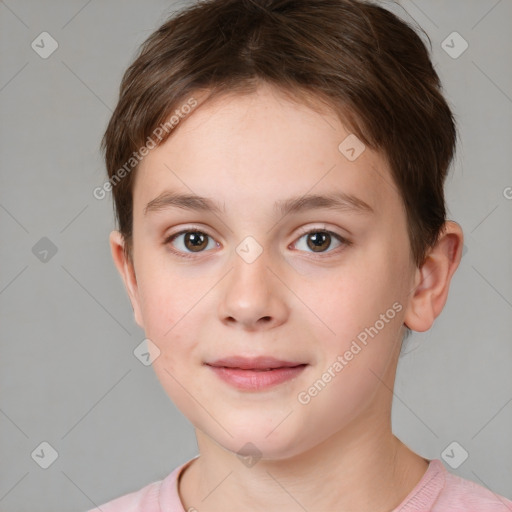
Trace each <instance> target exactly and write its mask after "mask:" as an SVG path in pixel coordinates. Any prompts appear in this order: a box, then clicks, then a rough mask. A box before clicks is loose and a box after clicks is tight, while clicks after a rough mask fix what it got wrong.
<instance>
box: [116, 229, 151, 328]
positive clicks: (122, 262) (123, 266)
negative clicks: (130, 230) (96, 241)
mask: <svg viewBox="0 0 512 512" xmlns="http://www.w3.org/2000/svg"><path fill="white" fill-rule="evenodd" d="M109 242H110V251H111V252H112V259H113V260H114V263H115V265H116V267H117V270H118V271H119V273H120V274H121V278H122V279H123V282H124V285H125V288H126V291H127V292H128V297H129V298H130V302H131V304H132V309H133V313H134V316H135V321H136V322H137V324H138V325H139V326H140V327H142V329H144V324H143V322H142V315H141V309H140V302H139V289H138V286H137V278H136V276H135V269H134V266H133V262H132V261H131V260H130V259H129V258H127V257H126V255H125V253H124V244H125V241H124V238H123V235H122V234H121V233H120V232H119V231H112V232H111V233H110V236H109Z"/></svg>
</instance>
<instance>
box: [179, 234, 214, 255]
mask: <svg viewBox="0 0 512 512" xmlns="http://www.w3.org/2000/svg"><path fill="white" fill-rule="evenodd" d="M205 241H206V236H205V234H204V233H201V232H200V231H189V232H188V233H186V234H185V242H184V243H185V246H186V247H187V249H190V250H192V251H194V252H199V251H200V250H201V249H204V247H205V246H206V245H208V243H207V242H206V243H205ZM189 242H190V243H191V244H192V245H191V247H189V245H188V244H189Z"/></svg>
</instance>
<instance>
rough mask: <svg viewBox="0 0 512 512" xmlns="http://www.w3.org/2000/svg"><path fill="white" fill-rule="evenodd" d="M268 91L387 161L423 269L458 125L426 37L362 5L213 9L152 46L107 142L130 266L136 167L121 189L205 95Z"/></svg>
mask: <svg viewBox="0 0 512 512" xmlns="http://www.w3.org/2000/svg"><path fill="white" fill-rule="evenodd" d="M425 35H426V34H425ZM427 38H428V35H427ZM429 43H430V39H429ZM262 82H265V83H269V84H271V85H273V86H275V87H277V88H279V89H280V90H281V91H282V92H284V93H285V94H287V95H289V96H290V97H291V98H292V99H295V100H296V101H301V102H303V103H305V104H307V105H309V106H314V104H315V103H316V104H317V105H319V104H320V103H322V104H325V105H326V106H327V107H329V108H330V109H331V110H333V111H334V112H336V113H337V114H338V116H339V117H340V120H341V122H342V123H343V124H344V125H345V126H346V127H347V128H349V129H350V130H351V131H352V132H353V133H355V134H356V135H357V137H358V138H359V139H360V140H362V141H363V142H364V144H366V145H367V146H368V147H370V148H372V149H375V150H380V151H382V153H383V155H384V156H385V157H386V158H387V160H388V162H389V164H390V168H391V171H392V178H393V180H394V183H395V185H396V186H397V189H398V191H399V193H400V195H401V197H402V200H403V204H404V209H405V212H406V216H407V226H408V234H409V240H410V245H411V252H412V254H411V256H412V258H413V259H414V261H415V263H416V265H417V266H420V265H421V264H422V263H423V261H424V258H425V255H426V252H427V250H428V249H429V248H430V247H432V246H433V245H434V244H435V242H436V241H437V239H438V236H439V234H440V230H441V228H442V225H443V224H444V222H445V220H446V219H445V216H446V209H445V199H444V189H443V186H444V181H445V178H446V175H447V172H448V168H449V165H450V162H451V160H452V157H453V154H454V151H455V144H456V136H457V133H456V127H455V121H454V117H453V114H452V112H451V110H450V108H449V106H448V104H447V102H446V100H445V98H444V97H443V94H442V92H441V83H440V80H439V77H438V75H437V73H436V71H435V70H434V68H433V66H432V63H431V61H430V58H429V53H428V50H427V48H426V46H425V44H424V43H423V41H422V40H421V38H420V37H419V36H418V34H417V33H416V32H415V30H414V29H413V28H412V27H411V26H410V25H409V24H408V23H406V22H404V21H402V20H401V19H400V18H398V17H397V16H396V15H395V14H393V13H392V12H390V11H389V10H388V9H385V8H383V7H380V6H379V5H377V4H373V3H370V2H367V1H362V0H202V1H200V2H197V3H196V4H194V5H192V6H189V7H187V8H186V9H183V10H181V11H180V12H178V13H177V15H172V16H171V17H170V18H169V19H168V20H167V21H166V22H165V23H164V24H163V25H162V26H160V28H158V29H157V30H156V31H155V32H154V33H153V34H151V35H150V36H149V38H148V39H147V40H146V41H145V42H144V43H143V45H142V46H141V48H140V51H139V54H138V56H137V57H136V59H135V60H134V62H133V63H132V64H131V65H130V67H129V68H128V69H127V70H126V73H125V74H124V76H123V79H122V83H121V86H120V97H119V101H118V104H117V106H116V109H115V111H114V113H113V115H112V117H111V119H110V122H109V124H108V127H107V130H106V132H105V135H104V137H103V140H102V149H103V150H104V152H105V161H106V166H107V170H108V176H109V180H110V182H111V184H112V187H111V188H112V191H113V197H114V208H115V212H116V215H117V220H118V225H119V230H120V232H121V233H122V235H123V237H124V240H125V250H126V254H127V256H129V257H130V259H131V258H132V244H133V240H132V229H133V194H132V192H133V190H132V189H133V182H134V172H135V170H136V165H135V164H134V171H133V172H124V173H122V175H123V178H122V179H119V174H117V175H116V173H117V172H118V171H119V170H120V169H121V168H122V167H123V166H125V167H124V168H125V171H126V162H127V161H129V160H130V158H132V155H133V154H134V152H136V151H138V150H139V149H140V148H141V146H144V145H145V144H146V141H148V140H149V139H150V138H151V134H152V133H154V132H155V129H157V128H158V127H159V126H161V125H163V124H164V123H166V121H167V120H168V118H169V116H170V115H172V113H173V110H175V109H176V108H177V107H179V106H180V105H182V104H184V103H185V102H186V100H187V98H190V97H191V96H193V95H194V94H195V93H198V92H202V93H207V95H206V99H205V100H204V101H207V100H208V99H210V98H213V97H215V96H218V95H221V94H247V93H251V92H254V91H255V90H256V88H257V86H258V84H260V83H262ZM170 134H172V130H170V131H168V132H167V133H166V135H165V136H163V137H161V138H160V139H159V141H158V143H159V144H160V143H162V142H164V141H165V140H166V139H167V138H168V137H169V136H170ZM340 142H341V141H340ZM114 178H117V181H114Z"/></svg>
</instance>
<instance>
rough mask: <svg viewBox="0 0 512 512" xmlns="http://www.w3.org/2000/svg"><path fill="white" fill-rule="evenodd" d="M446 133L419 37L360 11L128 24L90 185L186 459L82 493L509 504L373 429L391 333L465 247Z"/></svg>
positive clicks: (383, 421) (306, 506) (227, 11)
mask: <svg viewBox="0 0 512 512" xmlns="http://www.w3.org/2000/svg"><path fill="white" fill-rule="evenodd" d="M455 143H456V128H455V122H454V119H453V115H452V112H451V111H450V108H449V107H448V105H447V103H446V101H445V99H444V97H443V95H442V93H441V85H440V83H439V78H438V76H437V74H436V72H435V71H434V69H433V67H432V64H431V61H430V58H429V55H428V51H427V49H426V47H425V45H424V44H423V42H422V41H421V39H420V38H419V36H418V35H417V34H416V33H415V32H414V30H413V29H412V28H410V27H409V26H408V25H407V24H406V23H404V22H403V21H401V20H399V19H398V18H397V17H396V16H395V15H393V14H392V13H391V12H389V11H388V10H386V9H384V8H382V7H379V6H377V5H375V4H371V3H368V2H363V1H356V0H207V1H203V2H200V3H197V4H195V5H193V6H191V7H189V8H187V9H185V10H183V11H182V12H181V13H179V14H178V15H177V16H175V17H173V18H171V19H170V20H169V21H167V22H166V23H165V24H164V25H162V26H161V27H160V28H159V29H158V30H157V31H156V32H155V33H153V34H152V35H151V36H150V37H149V38H148V40H147V41H146V42H145V43H144V45H143V47H142V50H141V53H140V55H139V56H138V58H137V59H136V60H135V62H134V63H133V64H132V65H131V66H130V68H129V69H128V70H127V72H126V74H125V76H124V78H123V81H122V84H121V90H120V99H119V103H118V105H117V107H116V110H115V112H114V114H113V116H112V119H111V120H110V123H109V126H108V128H107V131H106V133H105V137H104V140H103V146H104V149H105V154H106V163H107V168H108V174H109V181H108V182H106V184H105V186H104V188H103V189H102V190H103V191H112V193H113V197H114V203H115V208H116V214H117V220H118V223H119V231H114V232H112V234H111V236H110V244H111V249H112V255H113V258H114V262H115V264H116V266H117V268H118V270H119V272H120V274H121V276H122V278H123V281H124V284H125V285H126V289H127V292H128V294H129V297H130V300H131V303H132V306H133V310H134V316H135V320H136V322H137V323H138V325H139V326H141V327H142V328H143V329H144V331H145V333H146V336H147V338H148V342H147V343H148V347H149V351H150V357H151V360H152V365H153V367H154V370H155V372H156V374H157V376H158V378H159V380H160V382H161V384H162V386H163V387H164V389H165V391H166V392H167V393H168V395H169V397H170V398H171V399H172V400H173V402H174V403H175V404H176V406H177V407H178V408H179V409H180V410H181V411H182V412H183V414H184V415H185V416H186V417H187V418H188V419H189V420H190V421H191V422H192V424H193V425H194V427H195V429H196V436H197V443H198V448H199V455H198V456H196V457H195V458H193V459H192V460H190V461H188V462H186V463H185V464H184V465H182V466H181V467H178V468H176V469H174V471H172V472H171V473H170V474H169V475H168V476H167V477H166V478H164V479H163V480H162V481H159V482H153V483H151V484H149V485H147V486H146V487H144V488H143V489H141V490H139V491H137V492H133V493H130V494H127V495H125V496H122V497H119V498H117V499H114V500H113V501H111V502H109V503H107V504H105V505H102V506H101V507H99V508H98V509H94V510H101V511H103V512H113V511H123V512H124V511H145V512H157V511H161V512H164V511H166V512H171V511H172V512H184V511H199V512H212V511H218V512H221V511H222V512H226V511H231V510H236V511H260V510H265V511H268V512H271V511H272V512H273V511H290V512H294V511H305V510H307V511H310V512H317V511H318V512H324V511H371V512H380V511H390V510H396V511H398V510H400V511H403V512H405V511H413V510H414V511H427V510H428V511H435V512H439V511H443V512H444V511H462V510H464V511H477V510H478V511H506V510H512V502H511V501H509V500H507V499H506V498H504V497H501V496H497V495H495V494H494V493H492V492H491V491H489V490H487V489H485V488H484V487H482V486H479V485H477V484H475V483H473V482H470V481H468V480H464V479H462V478H460V477H457V476H455V475H452V474H451V473H448V472H447V471H446V469H445V468H444V466H443V465H442V463H441V461H440V460H437V459H435V460H427V459H424V458H422V457H421V456H419V455H417V454H416V453H414V452H413V451H411V450H410V449H409V448H408V447H407V446H406V445H405V444H404V443H402V442H401V441H400V440H399V439H397V438H396V437H395V436H394V435H393V433H392V430H391V402H392V392H391V391H392V389H393V383H394V378H395V373H396V368H397V361H398V356H399V353H400V347H401V344H402V341H403V339H404V335H405V334H406V333H407V332H408V330H409V329H410V330H413V331H426V330H428V329H429V328H430V327H431V326H432V324H433V322H434V320H435V318H436V317H437V316H438V315H439V314H440V313H441V311H442V309H443V307H444V305H445V303H446V299H447V295H448V290H449V285H450V281H451V278H452V276H453V274H454V272H455V270H456V269H457V266H458V265H459V262H460V259H461V252H462V245H463V233H462V230H461V228H460V226H459V225H458V224H457V223H455V222H453V221H448V220H446V211H445V200H444V192H443V185H444V181H445V178H446V175H447V171H448V168H449V165H450V163H451V160H452V157H453V153H454V150H455ZM100 192H101V191H100ZM101 193H104V192H101Z"/></svg>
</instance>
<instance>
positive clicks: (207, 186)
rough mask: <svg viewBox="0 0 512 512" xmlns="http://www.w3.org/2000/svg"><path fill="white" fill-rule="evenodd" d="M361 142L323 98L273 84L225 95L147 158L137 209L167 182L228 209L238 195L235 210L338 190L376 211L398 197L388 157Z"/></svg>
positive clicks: (184, 120) (167, 185) (136, 197)
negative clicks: (297, 95) (309, 99)
mask: <svg viewBox="0 0 512 512" xmlns="http://www.w3.org/2000/svg"><path fill="white" fill-rule="evenodd" d="M363 148H364V146H363V145H362V143H361V142H360V141H359V140H358V139H357V138H356V137H355V135H354V134H351V132H350V131H349V129H348V128H347V127H346V126H344V125H343V123H341V122H340V120H339V119H338V117H337V116H336V114H335V113H334V112H332V111H328V110H327V109H326V108H325V107H324V106H322V107H321V110H320V111H319V110H318V109H316V108H314V109H313V108H311V107H309V106H306V105H304V104H301V103H297V102H295V101H293V100H291V99H289V98H288V97H286V96H284V95H283V94H281V93H280V91H278V90H276V89H274V88H271V87H260V88H259V89H258V91H257V92H255V93H252V94H246V95H228V96H221V97H219V98H214V99H213V100H212V101H209V102H207V103H205V104H203V105H199V106H198V107H197V108H196V109H194V110H192V112H190V114H188V115H187V116H185V117H184V118H182V119H181V120H180V122H179V124H178V126H177V127H176V128H174V133H172V134H171V136H170V137H169V138H168V139H167V140H166V142H165V143H163V144H161V145H160V146H158V147H157V148H155V149H153V150H151V151H150V152H149V154H148V155H147V156H146V157H145V158H144V159H143V160H142V162H141V163H140V165H139V168H138V169H137V172H136V176H135V183H134V211H135V214H136V215H137V214H138V213H139V214H140V213H141V212H142V211H143V210H144V209H145V208H146V206H147V204H148V203H149V202H151V201H152V200H154V199H155V198H157V196H159V195H160V194H161V193H162V192H165V191H169V190H171V191H174V192H180V193H187V194H196V195H201V196H209V197H216V198H218V199H219V200H220V202H221V203H222V202H224V203H225V204H226V209H228V208H229V206H230V204H233V205H235V203H237V204H236V206H237V208H238V210H240V209H241V208H242V209H245V210H247V209H251V208H254V206H255V205H258V206H261V208H264V207H265V203H268V205H269V207H273V204H274V202H275V201H279V202H283V201H285V200H287V199H288V198H289V197H291V196H295V197H296V196H300V195H305V194H319V193H322V194H325V193H326V192H336V191H339V192H343V193H345V194H347V195H353V196H357V197H358V198H360V199H361V200H362V201H364V202H365V203H367V204H369V205H371V206H372V208H373V209H374V210H375V212H376V213H379V211H380V210H382V209H384V207H385V206H386V207H388V208H389V207H390V206H391V205H390V204H385V203H390V202H391V203H392V202H393V201H395V203H396V201H400V199H399V197H398V194H397V191H396V187H395V186H394V184H393V182H392V178H391V174H390V172H389V167H388V164H387V160H386V158H385V157H384V156H383V155H382V154H381V153H379V152H375V151H373V150H371V149H370V148H368V147H366V148H364V149H363ZM347 149H348V152H347ZM352 149H354V151H351V150H352ZM361 151H362V152H361ZM359 153H360V154H359ZM358 154H359V155H358ZM354 155H355V156H357V155H358V156H357V158H355V159H354V158H353V157H354ZM349 157H350V158H349ZM271 201H272V204H271Z"/></svg>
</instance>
